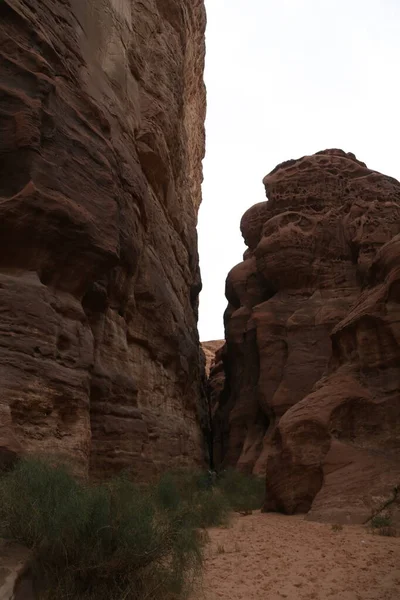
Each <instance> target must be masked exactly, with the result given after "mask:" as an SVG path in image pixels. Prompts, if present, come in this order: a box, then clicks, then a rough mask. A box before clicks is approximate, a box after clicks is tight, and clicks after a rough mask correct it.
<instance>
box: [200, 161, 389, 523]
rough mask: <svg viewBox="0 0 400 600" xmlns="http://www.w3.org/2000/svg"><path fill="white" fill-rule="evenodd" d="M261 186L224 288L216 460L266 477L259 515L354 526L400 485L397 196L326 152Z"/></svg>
mask: <svg viewBox="0 0 400 600" xmlns="http://www.w3.org/2000/svg"><path fill="white" fill-rule="evenodd" d="M264 184H265V188H266V192H267V197H268V202H262V203H260V204H257V205H255V206H253V207H252V208H251V209H250V210H248V211H247V212H246V214H245V215H244V216H243V219H242V223H241V229H242V233H243V236H244V238H245V241H246V243H247V245H248V250H247V251H246V253H245V256H244V261H243V262H242V263H240V264H239V265H237V266H236V267H234V269H232V271H231V272H230V274H229V275H228V278H227V282H226V295H227V299H228V301H229V304H228V308H227V310H226V313H225V327H226V350H225V351H224V355H223V357H222V358H223V365H224V374H225V377H226V381H225V385H224V388H223V391H222V392H221V393H220V395H219V397H218V398H217V405H216V407H215V409H214V417H213V430H214V431H213V434H214V459H215V461H216V463H217V465H218V464H219V465H220V466H228V465H233V466H237V467H238V468H240V469H242V470H244V471H248V472H254V473H258V474H266V477H267V490H266V502H265V509H266V510H277V511H282V512H285V513H296V512H307V511H309V510H310V508H312V510H311V513H310V516H312V517H313V518H316V519H336V520H343V521H347V520H352V521H359V522H360V521H361V522H363V521H366V520H367V519H368V518H369V517H370V516H371V514H374V512H376V511H378V510H379V509H380V507H382V506H383V505H384V504H385V503H386V502H387V501H390V500H391V499H392V498H393V497H394V496H393V494H394V488H395V487H396V486H398V485H399V484H400V366H399V365H400V345H399V344H400V329H399V325H398V323H399V316H400V312H399V311H400V295H399V294H398V293H397V292H396V290H397V289H400V241H399V240H400V183H399V182H398V181H396V180H395V179H393V178H391V177H387V176H384V175H381V174H380V173H377V172H374V171H371V170H369V169H368V168H367V167H366V166H365V164H364V163H362V162H360V161H359V160H357V159H356V158H355V156H354V155H353V154H346V153H344V152H343V151H341V150H326V151H323V152H320V153H317V154H316V155H313V156H306V157H303V158H301V159H299V160H293V161H288V162H286V163H283V164H281V165H279V166H278V167H277V168H276V169H274V171H272V173H270V175H268V176H267V177H266V178H265V180H264ZM398 280H399V281H398ZM211 385H212V381H211Z"/></svg>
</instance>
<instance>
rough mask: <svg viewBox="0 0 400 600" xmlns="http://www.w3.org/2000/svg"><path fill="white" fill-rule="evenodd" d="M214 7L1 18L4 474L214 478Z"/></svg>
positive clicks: (20, 5)
mask: <svg viewBox="0 0 400 600" xmlns="http://www.w3.org/2000/svg"><path fill="white" fill-rule="evenodd" d="M204 29H205V11H204V6H203V1H202V0H149V1H148V2H145V3H142V2H134V1H133V0H87V1H85V2H83V1H82V0H4V1H3V2H1V3H0V91H1V94H0V230H1V231H0V234H1V235H0V244H1V253H0V257H1V258H0V382H1V384H0V385H1V390H0V460H3V457H4V460H6V461H7V460H11V458H12V456H13V455H15V454H19V453H21V452H23V453H25V452H38V451H39V452H45V453H52V454H54V453H58V454H60V455H62V457H63V458H64V459H69V460H71V461H72V462H73V463H74V465H75V466H76V468H77V469H78V470H80V471H81V472H83V473H86V472H88V471H90V472H91V474H93V475H94V476H103V475H105V474H107V473H109V472H113V471H115V470H118V469H120V468H122V467H130V468H132V470H133V471H134V472H135V473H137V474H138V475H148V474H150V473H152V472H156V471H158V470H159V469H161V468H162V467H163V466H165V465H175V466H176V465H178V464H179V465H185V464H193V463H197V464H199V463H201V462H202V461H203V458H204V442H203V436H202V433H201V421H202V419H203V417H204V414H205V405H204V402H203V397H202V384H201V379H202V374H201V363H200V360H199V343H198V334H197V327H196V321H197V299H198V293H199V291H200V287H201V282H200V274H199V268H198V255H197V239H196V221H197V209H198V206H199V203H200V199H201V198H200V194H201V192H200V184H201V180H202V170H201V159H202V157H203V152H204V129H203V123H204V114H205V91H204V84H203V78H202V74H203V63H204Z"/></svg>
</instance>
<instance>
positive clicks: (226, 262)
mask: <svg viewBox="0 0 400 600" xmlns="http://www.w3.org/2000/svg"><path fill="white" fill-rule="evenodd" d="M206 7H207V13H208V26H207V37H206V41H207V58H206V72H205V82H206V85H207V92H208V100H207V101H208V110H207V121H206V134H207V143H206V158H205V160H204V184H203V204H202V206H201V208H200V213H199V226H198V233H199V252H200V266H201V270H202V278H203V291H202V293H201V295H200V320H199V330H200V339H201V340H211V339H220V338H223V332H224V329H223V321H222V319H223V312H224V310H225V308H226V304H227V303H226V299H225V295H224V289H225V279H226V276H227V274H228V272H229V271H230V269H231V268H232V267H234V266H235V265H236V264H237V263H238V262H240V261H241V260H242V255H243V252H244V250H245V246H244V243H243V240H242V238H241V234H240V229H239V225H240V219H241V217H242V214H243V213H244V212H245V211H246V210H247V209H248V208H249V207H250V206H252V205H253V204H255V203H256V202H261V201H262V200H264V199H265V194H264V188H263V185H262V178H263V177H264V175H266V174H267V173H269V171H271V170H272V169H273V168H274V167H275V166H276V165H277V164H278V163H279V162H282V161H284V160H288V159H290V158H299V157H300V156H303V155H305V154H313V153H314V152H317V151H318V150H324V149H326V148H341V149H342V150H345V151H346V152H354V153H355V155H356V156H357V158H358V159H360V160H362V161H364V162H365V163H366V164H367V165H368V167H369V168H372V169H374V170H377V171H380V172H382V173H385V174H388V175H391V176H392V177H396V178H397V179H400V151H399V145H400V82H399V79H398V69H399V64H400V0H334V1H333V0H206Z"/></svg>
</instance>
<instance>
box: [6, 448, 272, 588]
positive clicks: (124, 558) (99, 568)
mask: <svg viewBox="0 0 400 600" xmlns="http://www.w3.org/2000/svg"><path fill="white" fill-rule="evenodd" d="M263 492H264V485H263V482H261V481H260V480H259V479H257V478H255V477H247V476H245V475H243V474H241V473H237V472H235V471H226V472H224V473H222V474H221V475H219V476H217V475H216V474H215V473H211V472H208V473H207V472H206V473H204V472H194V473H188V472H180V471H176V472H170V473H165V474H164V475H163V476H162V477H161V478H160V479H159V481H158V482H157V483H155V484H153V485H148V486H140V487H139V486H137V485H135V484H134V483H132V481H130V480H129V478H128V476H127V475H125V476H120V477H117V478H114V479H112V480H111V481H109V482H106V483H103V484H97V485H95V484H87V483H83V482H80V481H77V480H76V479H74V477H73V476H72V475H71V473H70V472H69V471H68V469H67V468H66V467H63V466H57V467H55V466H53V465H51V464H50V463H47V462H45V461H43V460H35V459H24V460H21V461H20V462H18V463H17V464H16V466H15V468H14V470H12V471H8V472H6V473H3V474H2V475H1V476H0V537H3V538H6V539H10V540H13V541H17V542H19V543H21V544H23V545H25V546H27V547H28V548H30V549H31V550H32V552H33V556H34V562H33V570H34V578H35V581H36V583H37V585H38V589H39V595H40V596H39V597H40V598H41V600H67V599H68V600H69V599H72V598H80V599H81V600H122V599H123V600H156V599H157V600H177V599H181V598H185V597H187V596H188V594H189V593H190V591H191V590H192V588H193V584H194V582H195V581H196V578H197V577H198V576H199V574H200V573H201V568H202V563H203V548H204V545H205V543H206V542H207V539H208V536H207V534H206V532H205V528H206V527H211V526H227V525H228V523H229V517H230V513H231V511H232V510H236V511H241V512H243V511H248V512H251V510H254V509H256V508H260V507H261V503H262V497H263Z"/></svg>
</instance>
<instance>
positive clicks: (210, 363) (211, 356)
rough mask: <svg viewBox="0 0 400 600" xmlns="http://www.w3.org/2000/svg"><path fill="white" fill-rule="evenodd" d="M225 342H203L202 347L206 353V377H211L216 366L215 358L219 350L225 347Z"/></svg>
mask: <svg viewBox="0 0 400 600" xmlns="http://www.w3.org/2000/svg"><path fill="white" fill-rule="evenodd" d="M224 343H225V342H224V340H211V341H209V342H201V347H202V350H203V352H204V358H205V361H206V375H207V377H208V376H209V375H210V371H211V369H212V368H213V367H214V365H215V356H216V353H217V352H218V350H219V349H220V348H221V347H222V346H223V345H224Z"/></svg>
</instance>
